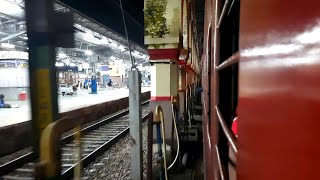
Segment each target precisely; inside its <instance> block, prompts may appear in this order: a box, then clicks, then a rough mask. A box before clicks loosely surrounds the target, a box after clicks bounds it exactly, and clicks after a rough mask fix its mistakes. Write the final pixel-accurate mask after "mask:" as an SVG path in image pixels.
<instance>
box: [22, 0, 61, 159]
mask: <svg viewBox="0 0 320 180" xmlns="http://www.w3.org/2000/svg"><path fill="white" fill-rule="evenodd" d="M25 8H26V24H27V35H28V47H29V79H30V93H31V110H32V120H31V123H32V133H33V135H32V140H33V151H34V152H35V155H36V156H39V142H40V135H41V133H42V131H43V130H44V129H45V128H46V127H47V126H48V125H49V124H50V123H52V122H53V121H55V120H57V116H58V101H57V84H56V83H57V81H56V70H55V69H56V67H55V57H56V52H55V28H54V19H53V16H54V11H53V0H46V1H43V0H26V2H25Z"/></svg>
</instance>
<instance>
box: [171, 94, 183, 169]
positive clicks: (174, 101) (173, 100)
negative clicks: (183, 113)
mask: <svg viewBox="0 0 320 180" xmlns="http://www.w3.org/2000/svg"><path fill="white" fill-rule="evenodd" d="M177 109H178V106H177V98H176V97H175V96H173V95H172V96H171V111H172V125H173V126H174V130H175V133H176V138H177V153H176V156H175V158H174V160H173V162H172V163H171V164H170V166H169V167H168V169H170V168H171V167H173V165H174V164H175V163H176V162H177V159H178V157H179V153H180V140H179V134H178V127H177V118H176V117H177V115H178V113H177ZM173 141H174V137H173V130H172V135H171V142H173ZM171 147H173V144H172V146H171Z"/></svg>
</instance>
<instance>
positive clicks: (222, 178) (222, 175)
mask: <svg viewBox="0 0 320 180" xmlns="http://www.w3.org/2000/svg"><path fill="white" fill-rule="evenodd" d="M215 148H216V155H217V161H218V167H219V173H220V177H221V180H225V171H224V169H223V165H222V163H221V159H220V153H219V148H218V146H217V145H215Z"/></svg>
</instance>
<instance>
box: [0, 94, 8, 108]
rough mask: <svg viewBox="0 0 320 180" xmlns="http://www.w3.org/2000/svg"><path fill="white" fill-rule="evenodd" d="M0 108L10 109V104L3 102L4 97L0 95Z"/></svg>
mask: <svg viewBox="0 0 320 180" xmlns="http://www.w3.org/2000/svg"><path fill="white" fill-rule="evenodd" d="M0 108H11V105H10V104H6V103H5V102H4V95H3V94H0Z"/></svg>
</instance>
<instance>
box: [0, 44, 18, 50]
mask: <svg viewBox="0 0 320 180" xmlns="http://www.w3.org/2000/svg"><path fill="white" fill-rule="evenodd" d="M1 46H2V47H4V48H10V49H13V48H14V47H15V46H14V45H13V44H9V43H1Z"/></svg>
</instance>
